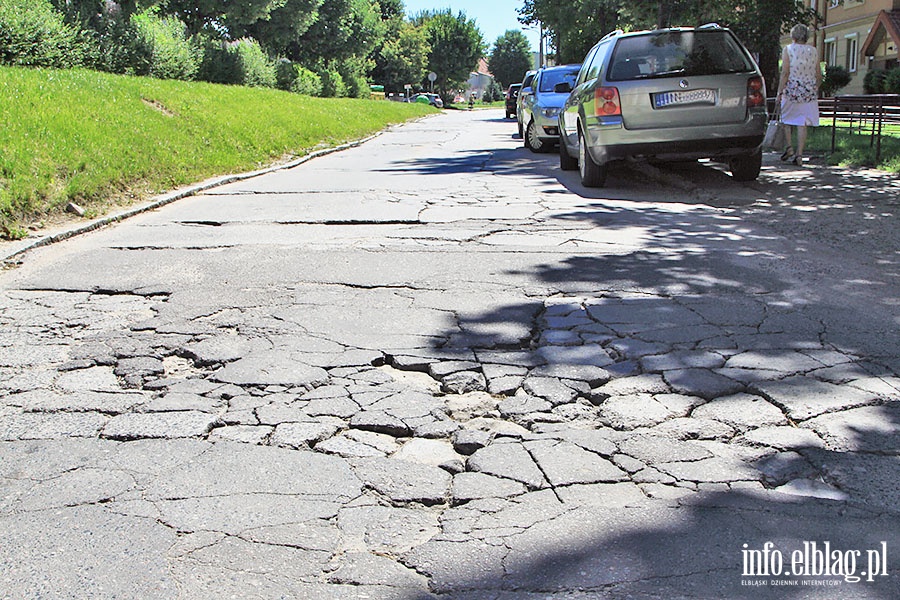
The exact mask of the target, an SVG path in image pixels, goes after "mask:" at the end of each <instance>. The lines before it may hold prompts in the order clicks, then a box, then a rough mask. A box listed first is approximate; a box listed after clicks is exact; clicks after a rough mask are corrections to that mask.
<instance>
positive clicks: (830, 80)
mask: <svg viewBox="0 0 900 600" xmlns="http://www.w3.org/2000/svg"><path fill="white" fill-rule="evenodd" d="M852 78H853V76H852V75H850V71H848V70H847V69H846V68H845V67H841V66H835V65H831V66H828V67H825V78H824V80H823V81H822V95H823V96H825V97H826V98H829V97H831V96H834V94H835V92H837V91H838V90H840V89H841V88H843V87H846V86H847V84H849V83H850V80H851V79H852Z"/></svg>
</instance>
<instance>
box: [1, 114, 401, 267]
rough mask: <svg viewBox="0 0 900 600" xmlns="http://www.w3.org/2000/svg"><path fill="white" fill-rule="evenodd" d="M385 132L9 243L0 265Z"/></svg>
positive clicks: (215, 179) (294, 165)
mask: <svg viewBox="0 0 900 600" xmlns="http://www.w3.org/2000/svg"><path fill="white" fill-rule="evenodd" d="M387 130H388V129H384V130H382V131H379V132H377V133H375V134H373V135H370V136H368V137H365V138H362V139H359V140H354V141H352V142H347V143H346V144H341V145H340V146H335V147H334V148H325V149H323V150H317V151H315V152H311V153H310V154H307V155H305V156H301V157H300V158H297V159H295V160H292V161H290V162H287V163H285V164H283V165H275V166H272V167H266V168H264V169H260V170H258V171H250V172H247V173H236V174H233V175H223V176H221V177H213V178H212V179H207V180H206V181H202V182H200V183H197V184H194V185H191V186H188V187H185V188H181V189H178V190H175V191H172V192H168V193H166V194H162V195H160V196H156V197H155V198H154V199H152V200H151V201H150V202H148V203H146V204H143V205H141V206H138V207H132V208H129V209H127V210H124V211H121V212H118V213H114V214H111V215H106V216H104V217H100V218H97V219H94V220H93V221H91V222H89V223H85V224H84V225H78V226H77V227H73V228H72V229H67V230H65V231H61V232H58V233H53V234H50V235H46V236H44V237H41V238H37V239H34V240H24V241H23V242H21V243H17V242H12V243H11V244H10V247H9V248H4V249H0V263H10V262H12V263H14V262H15V261H14V260H13V259H14V258H15V257H17V256H19V255H21V254H25V253H26V252H28V251H30V250H34V249H36V248H41V247H43V246H49V245H50V244H55V243H57V242H61V241H63V240H67V239H69V238H72V237H75V236H77V235H82V234H85V233H89V232H91V231H96V230H97V229H100V228H101V227H106V226H107V225H110V224H112V223H117V222H119V221H123V220H125V219H128V218H130V217H133V216H135V215H139V214H141V213H145V212H147V211H151V210H155V209H157V208H159V207H161V206H165V205H166V204H170V203H172V202H175V201H176V200H181V199H182V198H189V197H191V196H195V195H197V194H199V193H200V192H205V191H206V190H210V189H213V188H216V187H219V186H222V185H227V184H229V183H234V182H236V181H244V180H246V179H251V178H253V177H259V176H260V175H265V174H267V173H274V172H276V171H283V170H286V169H293V168H294V167H297V166H300V165H302V164H303V163H305V162H308V161H310V160H313V159H314V158H319V157H321V156H326V155H328V154H334V153H335V152H341V151H343V150H348V149H350V148H356V147H357V146H361V145H362V144H365V143H366V142H369V141H371V140H373V139H375V138H377V137H378V136H380V135H381V134H382V133H384V132H385V131H387Z"/></svg>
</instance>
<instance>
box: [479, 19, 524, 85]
mask: <svg viewBox="0 0 900 600" xmlns="http://www.w3.org/2000/svg"><path fill="white" fill-rule="evenodd" d="M532 64H533V63H532V60H531V44H529V43H528V38H526V37H525V34H523V33H522V32H521V31H516V30H509V31H507V32H506V33H504V34H503V35H501V36H500V37H498V38H497V41H496V42H494V49H493V50H491V55H490V57H489V58H488V69H490V71H491V73H493V75H494V78H495V79H496V80H497V81H499V82H500V85H501V87H502V88H503V89H506V88H507V87H508V86H509V84H511V83H516V82H519V81H522V79H523V78H524V77H525V72H526V71H528V69H530V68H531V66H532Z"/></svg>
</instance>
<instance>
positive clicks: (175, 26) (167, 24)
mask: <svg viewBox="0 0 900 600" xmlns="http://www.w3.org/2000/svg"><path fill="white" fill-rule="evenodd" d="M131 26H132V28H133V29H134V32H135V39H134V44H135V52H134V64H133V69H134V73H135V74H137V75H149V76H151V77H156V78H158V79H181V80H191V79H193V78H194V76H195V75H196V74H197V71H198V69H199V68H200V50H199V49H198V48H196V47H195V46H194V44H193V43H192V42H191V40H190V39H189V38H188V36H187V28H186V27H185V25H184V23H182V22H181V21H179V20H178V19H176V18H174V17H159V16H158V15H157V14H156V13H155V12H154V11H152V10H149V11H145V12H142V13H136V14H134V15H132V16H131Z"/></svg>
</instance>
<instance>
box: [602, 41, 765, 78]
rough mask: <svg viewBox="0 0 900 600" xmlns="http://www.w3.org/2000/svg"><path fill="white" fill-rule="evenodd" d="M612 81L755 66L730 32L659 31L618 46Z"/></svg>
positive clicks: (745, 69) (715, 72) (741, 70)
mask: <svg viewBox="0 0 900 600" xmlns="http://www.w3.org/2000/svg"><path fill="white" fill-rule="evenodd" d="M611 65H612V66H611V68H610V70H609V77H608V78H607V79H609V81H629V80H632V79H648V78H653V77H671V76H688V75H693V76H697V75H720V74H723V73H745V72H748V71H753V70H754V69H755V66H754V64H753V62H752V60H751V59H750V57H749V56H748V55H747V54H746V52H745V51H744V49H743V47H742V46H741V45H740V43H739V42H738V41H737V39H736V38H735V37H734V36H733V35H732V34H731V33H729V32H727V31H657V32H652V33H648V34H646V35H638V36H631V37H624V38H622V39H621V40H619V42H618V43H617V44H616V49H615V51H614V52H613V56H612V60H611Z"/></svg>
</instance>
